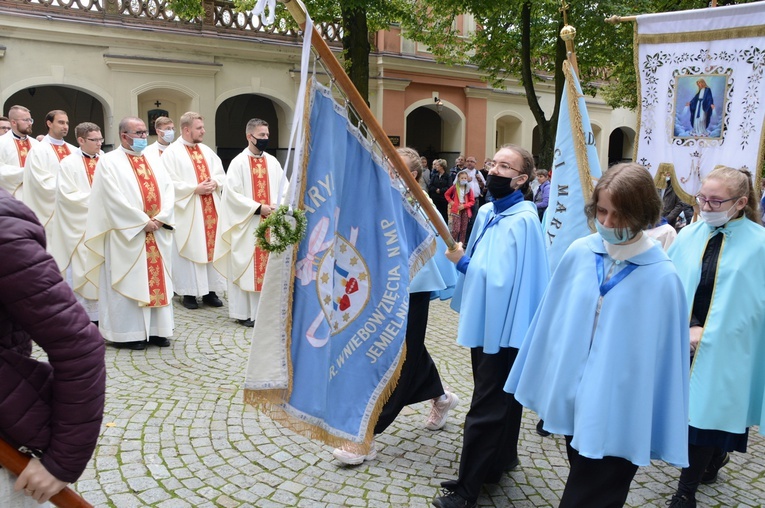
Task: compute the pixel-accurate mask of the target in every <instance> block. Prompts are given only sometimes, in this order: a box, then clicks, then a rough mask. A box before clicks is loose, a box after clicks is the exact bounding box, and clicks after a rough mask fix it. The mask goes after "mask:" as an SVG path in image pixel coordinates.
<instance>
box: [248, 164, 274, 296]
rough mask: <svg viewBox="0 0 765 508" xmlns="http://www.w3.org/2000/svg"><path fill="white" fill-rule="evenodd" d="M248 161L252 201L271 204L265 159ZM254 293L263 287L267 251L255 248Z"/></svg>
mask: <svg viewBox="0 0 765 508" xmlns="http://www.w3.org/2000/svg"><path fill="white" fill-rule="evenodd" d="M248 159H250V175H251V176H252V199H254V200H255V201H257V202H258V203H260V204H262V205H270V204H271V190H270V189H269V185H268V167H267V165H266V158H265V157H248ZM253 261H254V263H255V291H260V289H261V288H262V287H263V276H264V275H265V273H266V263H267V262H268V251H265V250H263V249H261V248H260V247H258V246H257V245H256V246H255V257H254V260H253Z"/></svg>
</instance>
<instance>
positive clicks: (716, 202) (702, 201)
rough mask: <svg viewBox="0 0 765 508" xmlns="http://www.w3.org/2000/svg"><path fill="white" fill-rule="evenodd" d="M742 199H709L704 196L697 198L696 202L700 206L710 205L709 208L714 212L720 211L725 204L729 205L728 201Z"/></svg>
mask: <svg viewBox="0 0 765 508" xmlns="http://www.w3.org/2000/svg"><path fill="white" fill-rule="evenodd" d="M740 197H741V196H739V197H736V198H730V199H707V198H705V197H703V196H696V202H697V203H698V204H699V206H704V205H709V208H711V209H712V210H719V209H720V207H721V206H722V204H723V203H727V202H728V201H735V200H737V199H739V198H740Z"/></svg>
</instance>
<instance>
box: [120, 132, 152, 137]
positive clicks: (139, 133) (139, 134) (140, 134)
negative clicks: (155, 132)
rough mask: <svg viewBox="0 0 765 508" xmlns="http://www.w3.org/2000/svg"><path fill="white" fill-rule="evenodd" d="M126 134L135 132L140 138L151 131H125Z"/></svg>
mask: <svg viewBox="0 0 765 508" xmlns="http://www.w3.org/2000/svg"><path fill="white" fill-rule="evenodd" d="M125 134H135V135H136V136H138V137H139V138H145V137H147V136H148V135H149V131H133V132H130V131H125Z"/></svg>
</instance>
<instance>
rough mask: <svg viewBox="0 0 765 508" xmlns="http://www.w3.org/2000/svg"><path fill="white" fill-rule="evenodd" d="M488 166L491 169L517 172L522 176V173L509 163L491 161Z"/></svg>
mask: <svg viewBox="0 0 765 508" xmlns="http://www.w3.org/2000/svg"><path fill="white" fill-rule="evenodd" d="M486 166H487V167H489V168H499V169H500V170H502V171H515V172H516V173H518V174H519V175H520V174H521V172H520V171H518V170H517V169H515V168H514V167H512V166H510V164H508V163H507V162H494V161H491V162H487V163H486Z"/></svg>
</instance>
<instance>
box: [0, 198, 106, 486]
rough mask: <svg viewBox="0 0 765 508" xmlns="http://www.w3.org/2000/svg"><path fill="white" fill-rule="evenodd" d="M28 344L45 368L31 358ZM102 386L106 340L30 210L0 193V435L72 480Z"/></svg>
mask: <svg viewBox="0 0 765 508" xmlns="http://www.w3.org/2000/svg"><path fill="white" fill-rule="evenodd" d="M32 341H34V342H35V343H37V344H38V345H39V346H40V347H41V348H42V349H43V350H44V351H45V353H46V354H47V356H48V362H49V363H46V362H38V361H36V360H34V359H32V358H30V354H31V352H32ZM105 384H106V370H105V366H104V339H103V338H102V337H101V334H99V333H98V329H97V328H96V327H95V326H94V325H92V324H91V323H90V321H89V319H88V315H87V314H86V313H85V311H84V310H83V308H82V307H81V306H80V305H79V304H78V303H77V300H76V299H75V297H74V293H72V290H71V289H70V288H69V286H67V284H66V283H65V282H64V281H63V279H62V278H61V274H60V272H59V270H58V266H57V265H56V262H55V261H54V260H53V258H52V257H51V256H50V255H49V254H48V253H47V252H46V251H45V231H44V230H43V227H42V226H41V225H40V223H39V222H38V221H37V218H36V217H35V215H34V213H33V212H32V211H31V210H30V209H29V208H27V207H26V206H25V205H24V204H23V203H21V201H18V200H16V199H14V198H13V197H11V195H10V194H8V193H7V192H6V191H4V190H2V189H0V437H3V438H4V439H6V440H8V441H9V442H10V443H11V444H13V445H16V446H18V445H25V446H28V447H30V448H35V449H39V450H42V451H43V459H42V463H43V465H44V466H45V468H46V469H47V470H48V471H49V472H50V473H51V474H52V475H53V476H55V477H56V478H58V479H59V480H62V481H65V482H74V481H75V480H77V478H79V476H80V475H81V474H82V472H83V471H84V470H85V466H86V465H87V463H88V461H89V460H90V457H91V456H92V455H93V450H94V449H95V446H96V440H97V439H98V434H99V431H100V428H101V418H102V416H103V410H104V390H105Z"/></svg>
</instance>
